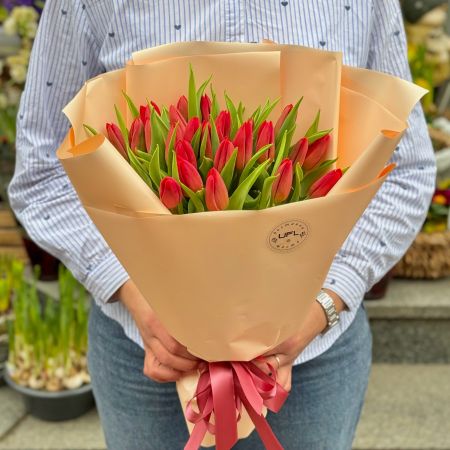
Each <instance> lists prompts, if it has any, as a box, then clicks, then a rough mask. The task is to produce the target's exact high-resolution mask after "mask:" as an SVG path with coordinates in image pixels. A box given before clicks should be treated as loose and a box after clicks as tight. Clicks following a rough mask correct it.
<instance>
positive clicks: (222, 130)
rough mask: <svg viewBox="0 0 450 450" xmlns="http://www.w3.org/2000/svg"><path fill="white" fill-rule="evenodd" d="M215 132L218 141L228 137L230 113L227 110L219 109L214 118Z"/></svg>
mask: <svg viewBox="0 0 450 450" xmlns="http://www.w3.org/2000/svg"><path fill="white" fill-rule="evenodd" d="M216 128H217V134H218V135H219V141H222V140H223V139H225V138H228V137H230V131H231V114H230V112H229V111H220V113H219V115H218V116H217V119H216Z"/></svg>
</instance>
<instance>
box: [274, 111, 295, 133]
mask: <svg viewBox="0 0 450 450" xmlns="http://www.w3.org/2000/svg"><path fill="white" fill-rule="evenodd" d="M293 107H294V105H292V104H289V105H286V106H285V107H284V109H283V111H282V113H281V115H280V117H279V118H278V120H277V123H276V124H275V130H274V131H275V136H278V133H279V132H280V129H281V127H282V126H283V123H284V121H285V120H286V117H287V116H288V115H289V113H290V112H291V111H292V108H293Z"/></svg>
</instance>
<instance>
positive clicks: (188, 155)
mask: <svg viewBox="0 0 450 450" xmlns="http://www.w3.org/2000/svg"><path fill="white" fill-rule="evenodd" d="M175 153H176V155H177V158H181V159H185V160H186V161H188V162H190V163H191V164H192V165H193V166H194V167H197V158H196V157H195V153H194V150H193V149H192V145H191V144H190V142H189V141H187V140H186V139H182V140H181V141H178V142H177V143H176V144H175Z"/></svg>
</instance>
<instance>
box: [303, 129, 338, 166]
mask: <svg viewBox="0 0 450 450" xmlns="http://www.w3.org/2000/svg"><path fill="white" fill-rule="evenodd" d="M330 142H331V136H330V135H329V134H327V135H326V136H323V137H321V138H320V139H317V141H316V142H314V143H312V144H311V145H310V146H309V149H308V153H307V154H306V158H305V162H304V163H303V168H304V169H305V170H311V169H312V168H314V167H315V166H317V164H319V162H320V161H321V160H322V158H323V157H324V156H325V154H326V153H327V150H328V147H329V146H330Z"/></svg>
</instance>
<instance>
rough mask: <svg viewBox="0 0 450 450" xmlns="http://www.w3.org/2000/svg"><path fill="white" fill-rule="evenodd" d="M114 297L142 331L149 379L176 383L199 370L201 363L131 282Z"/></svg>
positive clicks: (145, 365) (145, 363) (145, 369)
mask: <svg viewBox="0 0 450 450" xmlns="http://www.w3.org/2000/svg"><path fill="white" fill-rule="evenodd" d="M115 297H117V298H119V299H120V301H121V302H122V303H123V304H124V305H125V307H126V308H127V309H128V311H129V312H130V314H131V315H132V317H133V319H134V321H135V322H136V325H137V327H138V329H139V332H140V334H141V337H142V340H143V342H144V350H145V360H144V374H145V375H146V376H147V377H149V378H151V379H152V380H154V381H157V382H160V383H165V382H170V381H177V380H179V379H180V378H181V377H182V376H183V374H185V373H188V372H192V371H195V370H197V369H198V367H199V364H200V363H201V361H200V360H199V359H198V358H196V357H195V356H193V355H191V354H190V353H189V352H188V351H187V349H186V347H184V346H182V345H181V344H180V343H179V342H178V341H176V340H175V339H174V338H173V337H172V336H170V335H169V333H168V332H167V330H166V329H165V328H164V326H163V325H162V323H161V322H160V321H159V320H158V319H157V318H156V316H155V313H154V312H153V310H152V308H151V307H150V305H149V304H148V302H147V301H146V300H145V298H144V297H143V296H142V294H141V293H140V292H139V290H138V288H137V287H136V285H135V284H134V283H133V282H132V281H131V280H129V281H127V282H126V283H124V284H123V285H122V287H121V288H120V289H119V290H118V291H117V293H116V294H115Z"/></svg>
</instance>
